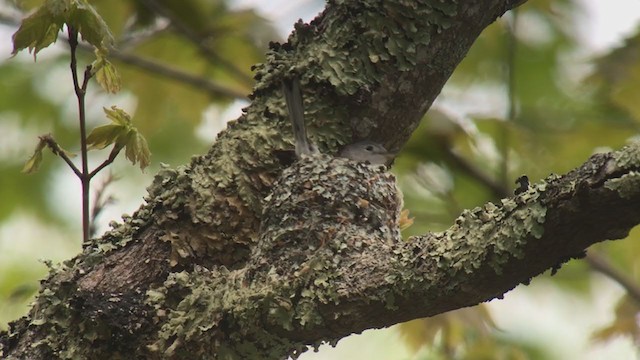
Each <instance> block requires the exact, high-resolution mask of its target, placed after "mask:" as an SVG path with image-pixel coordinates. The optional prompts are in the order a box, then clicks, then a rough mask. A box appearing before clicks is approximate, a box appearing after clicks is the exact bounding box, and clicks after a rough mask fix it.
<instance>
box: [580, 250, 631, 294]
mask: <svg viewBox="0 0 640 360" xmlns="http://www.w3.org/2000/svg"><path fill="white" fill-rule="evenodd" d="M585 260H586V261H587V264H589V266H591V268H592V269H593V270H595V271H597V272H599V273H601V274H603V275H605V276H607V277H608V278H610V279H612V280H613V281H615V282H617V283H618V284H620V286H622V287H623V288H624V289H625V290H626V291H627V293H628V294H629V296H631V297H632V298H633V299H634V300H635V301H636V302H637V303H639V304H640V287H639V286H638V284H636V283H635V282H634V281H633V280H631V279H630V278H629V277H628V276H626V275H625V274H623V273H622V272H621V271H619V270H618V269H616V268H615V267H614V266H613V265H612V264H611V263H610V262H609V261H608V260H607V259H606V258H605V257H604V256H603V255H600V254H598V253H596V252H595V251H593V250H589V251H587V256H586V257H585Z"/></svg>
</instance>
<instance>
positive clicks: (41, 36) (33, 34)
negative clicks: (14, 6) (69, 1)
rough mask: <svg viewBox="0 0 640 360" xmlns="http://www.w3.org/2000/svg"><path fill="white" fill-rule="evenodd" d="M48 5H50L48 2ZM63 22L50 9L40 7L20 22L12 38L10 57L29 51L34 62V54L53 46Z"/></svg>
mask: <svg viewBox="0 0 640 360" xmlns="http://www.w3.org/2000/svg"><path fill="white" fill-rule="evenodd" d="M48 3H51V1H49V2H48ZM63 24H64V20H63V19H62V18H60V17H58V16H55V15H54V14H53V13H52V12H51V7H49V6H47V3H45V5H43V6H41V7H39V8H38V10H36V11H35V12H34V13H33V14H31V15H30V16H28V17H26V18H25V19H24V20H22V23H21V24H20V28H19V29H18V31H16V32H15V33H14V34H13V36H12V39H13V51H12V52H11V54H12V55H15V54H17V53H18V52H19V51H21V50H24V49H27V48H28V49H29V52H30V53H31V52H33V58H34V60H35V58H36V54H37V53H38V52H39V51H40V50H42V49H44V48H46V47H47V46H49V45H51V44H53V43H55V42H56V40H57V39H58V32H59V31H60V30H61V29H62V25H63Z"/></svg>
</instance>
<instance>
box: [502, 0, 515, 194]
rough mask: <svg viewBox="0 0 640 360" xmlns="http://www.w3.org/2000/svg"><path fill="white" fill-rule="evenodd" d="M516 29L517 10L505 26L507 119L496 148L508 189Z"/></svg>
mask: <svg viewBox="0 0 640 360" xmlns="http://www.w3.org/2000/svg"><path fill="white" fill-rule="evenodd" d="M517 29H518V9H513V10H511V24H510V25H508V26H507V60H506V61H507V74H506V76H507V79H506V80H507V100H508V101H507V103H508V109H507V118H506V121H505V124H504V126H503V127H502V128H501V131H500V135H499V139H498V147H499V148H500V153H501V154H502V162H501V166H500V182H501V183H502V187H503V188H508V187H509V180H508V178H509V130H508V126H507V125H508V124H513V123H514V122H515V120H516V116H517V113H516V112H517V104H516V101H517V99H516V82H515V79H516V77H515V73H516V52H517V48H518V39H517V38H516V30H517Z"/></svg>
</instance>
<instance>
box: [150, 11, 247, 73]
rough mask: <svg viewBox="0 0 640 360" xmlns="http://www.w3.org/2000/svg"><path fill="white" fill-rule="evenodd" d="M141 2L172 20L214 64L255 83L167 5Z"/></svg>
mask: <svg viewBox="0 0 640 360" xmlns="http://www.w3.org/2000/svg"><path fill="white" fill-rule="evenodd" d="M141 2H142V3H143V4H144V6H146V7H147V8H148V9H149V10H151V11H152V12H154V13H156V14H158V15H160V16H163V17H165V18H167V19H169V21H170V22H171V24H172V25H173V27H174V28H175V29H176V30H177V31H178V33H179V34H181V35H182V36H184V37H185V38H186V39H188V40H189V41H190V42H191V43H193V45H195V46H196V47H197V48H198V49H199V50H200V52H202V53H203V54H204V55H205V56H206V57H207V58H208V59H209V60H210V61H211V62H212V63H213V64H214V65H218V66H220V67H222V68H224V69H226V70H227V71H228V72H229V73H230V74H231V75H233V76H234V77H235V78H236V79H238V80H239V81H240V82H242V83H243V84H245V85H248V86H251V85H253V79H252V78H251V77H250V76H248V75H247V74H246V73H245V72H244V71H242V70H240V69H239V68H238V67H236V66H235V65H234V64H233V63H232V62H230V61H227V60H226V59H224V58H223V57H221V56H220V55H218V54H217V53H216V52H215V51H213V49H211V48H210V47H208V46H206V45H205V41H204V39H202V38H201V37H200V36H198V34H196V33H195V32H194V31H193V30H192V29H191V27H190V26H188V25H187V24H185V23H184V22H183V21H182V20H181V19H180V18H179V17H177V16H176V15H175V14H174V13H173V12H171V11H170V10H168V9H167V8H166V7H165V6H163V5H162V4H160V3H159V2H158V1H156V0H141Z"/></svg>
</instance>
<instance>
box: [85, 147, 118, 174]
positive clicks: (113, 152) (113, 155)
mask: <svg viewBox="0 0 640 360" xmlns="http://www.w3.org/2000/svg"><path fill="white" fill-rule="evenodd" d="M120 150H122V147H120V146H118V145H114V147H113V149H112V150H111V152H110V153H109V157H108V158H107V159H106V160H105V161H103V162H102V164H100V165H98V167H97V168H95V169H94V170H93V171H92V172H91V173H90V174H89V178H90V179H92V178H93V177H94V176H96V175H97V174H98V173H99V172H100V170H102V169H104V168H105V167H106V166H108V165H109V164H111V163H112V162H113V161H114V160H115V159H116V157H117V156H118V153H120Z"/></svg>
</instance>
